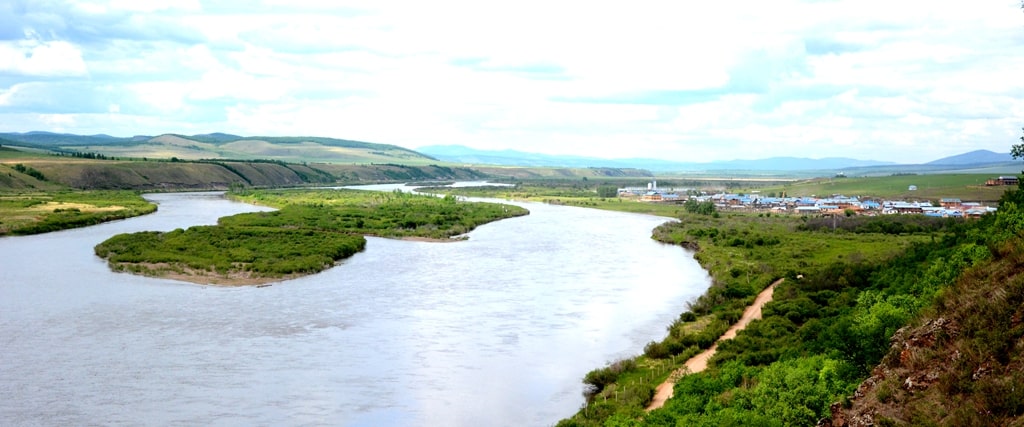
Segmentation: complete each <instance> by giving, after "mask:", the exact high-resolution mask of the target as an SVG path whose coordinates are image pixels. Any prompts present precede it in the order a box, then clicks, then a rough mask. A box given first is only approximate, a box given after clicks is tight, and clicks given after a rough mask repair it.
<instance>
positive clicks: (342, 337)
mask: <svg viewBox="0 0 1024 427" xmlns="http://www.w3.org/2000/svg"><path fill="white" fill-rule="evenodd" d="M385 189H386V188H385ZM147 198H148V199H150V200H152V201H155V202H157V203H159V205H160V209H159V211H158V212H157V213H155V214H152V215H148V216H145V217H140V218H133V219H129V220H124V221H118V222H114V223H107V224H102V225H98V226H93V227H88V228H84V229H77V230H68V231H62V232H56V233H50V234H44V235H38V236H27V237H7V238H0V424H4V425H95V424H103V425H132V426H135V425H343V426H385V425H386V426H419V425H445V426H470V425H473V426H475V425H488V426H503V425H505V426H523V425H530V426H545V425H552V424H554V423H556V422H557V421H558V420H559V419H561V418H564V417H567V416H570V415H572V414H573V413H574V412H575V411H576V410H577V409H578V408H579V407H580V405H581V404H582V403H583V397H582V395H581V391H582V384H581V382H580V379H581V378H582V377H583V375H584V374H585V373H586V372H587V371H589V370H591V369H594V368H597V367H600V366H603V365H604V364H605V363H606V362H608V361H612V360H615V359H618V358H622V357H627V356H631V355H633V354H635V353H637V352H639V351H641V349H642V348H643V346H644V344H646V343H647V342H649V341H651V340H655V339H658V340H660V339H661V338H663V337H664V335H665V327H666V326H667V325H669V324H670V323H671V322H672V320H673V319H674V318H675V317H676V316H677V315H678V314H679V313H680V312H682V311H683V310H684V309H685V303H686V302H687V301H689V300H691V299H694V298H696V297H697V296H698V295H700V294H702V293H703V292H704V291H705V290H706V289H707V287H708V285H709V283H710V279H709V278H708V276H707V274H706V272H704V271H703V270H702V269H701V268H700V266H699V265H698V264H697V263H696V261H694V260H693V258H692V253H689V252H687V251H684V250H683V249H681V248H679V247H675V246H668V245H663V244H659V243H657V242H655V241H653V240H651V239H650V234H651V229H653V228H654V227H656V226H657V225H659V224H661V223H662V222H664V221H665V219H664V218H660V217H653V216H646V215H636V214H625V213H616V212H606V211H599V210H593V209H581V208H573V207H564V206H550V205H544V204H533V203H515V204H520V205H522V206H525V207H526V208H527V209H529V210H530V212H531V214H530V215H528V216H525V217H519V218H513V219H508V220H503V221H499V222H495V223H491V224H487V225H484V226H482V227H479V228H477V229H476V230H475V231H473V232H472V233H470V235H469V236H470V239H469V240H468V241H463V242H456V243H428V242H409V241H396V240H388V239H379V238H367V240H368V242H367V246H366V250H365V251H364V252H362V253H359V254H357V255H355V256H354V257H352V258H350V259H348V260H346V261H345V262H344V263H343V264H341V265H339V266H337V267H334V268H332V269H330V270H327V271H325V272H323V273H320V274H317V275H313V276H307V277H303V278H300V279H296V280H291V281H286V282H280V283H275V284H274V285H273V286H270V287H264V288H256V287H240V288H219V287H209V286H198V285H193V284H188V283H183V282H175V281H171V280H164V279H153V278H145V277H138V276H132V275H128V274H117V273H112V272H110V271H109V270H108V268H107V266H106V264H105V262H103V261H101V260H100V259H98V258H97V257H96V256H95V255H94V254H93V252H92V247H93V246H94V245H95V244H97V243H99V242H101V241H103V240H105V239H106V238H107V237H109V236H111V235H113V234H117V233H124V232H134V231H142V230H171V229H174V228H179V227H182V228H184V227H188V226H191V225H197V224H212V223H215V222H216V219H217V218H219V217H221V216H226V215H232V214H235V213H240V212H249V211H254V210H260V209H261V208H259V207H255V206H250V205H245V204H241V203H235V202H231V201H228V200H226V199H224V198H223V197H222V196H221V195H220V194H218V193H190V194H154V195H148V196H147Z"/></svg>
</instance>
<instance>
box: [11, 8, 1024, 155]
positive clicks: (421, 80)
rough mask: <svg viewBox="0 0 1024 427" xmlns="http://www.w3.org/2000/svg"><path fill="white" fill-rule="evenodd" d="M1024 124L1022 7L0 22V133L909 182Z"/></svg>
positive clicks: (103, 13) (301, 14)
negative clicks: (838, 167)
mask: <svg viewBox="0 0 1024 427" xmlns="http://www.w3.org/2000/svg"><path fill="white" fill-rule="evenodd" d="M489 3H493V4H489ZM235 4H237V6H236V5H235ZM1022 127H1024V12H1022V10H1021V4H1020V0H977V1H966V0H949V1H947V0H921V1H919V0H856V1H845V0H842V1H828V0H814V1H811V0H806V1H800V0H776V1H752V2H707V1H701V2H697V1H679V0H674V1H642V0H634V1H629V2H626V1H619V2H600V1H554V0H545V1H532V0H517V1H506V2H482V1H448V0H432V1H386V0H384V1H334V0H322V1H316V0H265V1H261V2H260V1H252V2H250V1H245V2H230V1H217V2H212V1H199V0H167V1H165V0H145V1H136V0H110V1H49V0H29V1H22V0H14V1H6V2H0V131H14V132H24V131H32V130H44V131H52V132H70V133H79V134H97V133H105V134H109V135H114V136H131V135H138V134H145V135H157V134H162V133H183V134H196V133H209V132H228V133H235V134H240V135H274V136H278V135H281V136H283V135H310V136H327V137H335V138H343V139H355V140H362V141H370V142H380V143H388V144H395V145H400V146H404V147H408V148H413V149H415V148H418V147H422V146H426V145H442V144H460V145H466V146H470V147H474V148H481V149H517V150H523V151H531V152H540V153H549V154H573V155H586V156H596V157H607V158H615V157H654V158H663V159H671V160H678V161H710V160H728V159H754V158H766V157H773V156H798V157H813V158H821V157H838V156H842V157H853V158H858V159H873V160H884V161H894V162H901V163H918V162H927V161H930V160H934V159H937V158H940V157H944V156H947V155H952V154H959V153H963V152H966V151H971V150H976V149H989V150H993V151H998V152H1007V151H1009V147H1010V146H1011V145H1012V144H1014V143H1019V142H1020V141H1019V139H1018V138H1020V136H1021V128H1022Z"/></svg>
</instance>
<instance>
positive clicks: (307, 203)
mask: <svg viewBox="0 0 1024 427" xmlns="http://www.w3.org/2000/svg"><path fill="white" fill-rule="evenodd" d="M229 197H231V198H233V199H235V200H240V201H245V202H249V203H255V204H260V205H265V206H271V207H275V208H278V210H276V211H270V212H258V213H244V214H238V215H234V216H229V217H224V218H221V219H219V220H218V222H217V225H212V226H195V227H190V228H188V229H177V230H173V231H169V232H152V231H147V232H139V233H128V234H119V235H116V236H113V237H111V238H110V239H108V240H106V241H104V242H103V243H100V244H99V245H96V247H95V252H96V255H97V256H99V257H101V258H104V259H106V260H107V262H108V263H109V264H110V267H111V268H112V269H114V270H116V271H125V272H130V273H135V274H142V275H147V276H154V277H166V278H172V279H176V280H183V281H189V282H193V283H199V284H216V285H257V284H264V283H268V282H274V281H280V280H285V279H290V278H295V277H299V276H304V275H308V274H313V273H317V272H320V271H323V270H325V269H327V268H330V267H331V266H333V265H334V264H335V263H336V262H338V261H340V260H342V259H345V258H347V257H350V256H352V255H354V254H355V253H357V252H359V251H362V250H363V249H364V248H365V245H366V239H365V238H364V237H363V236H365V235H372V236H379V237H388V238H400V239H417V240H431V241H451V240H452V239H453V238H458V237H457V236H460V235H463V234H465V233H467V232H469V231H471V230H473V229H474V228H476V227H477V226H479V225H482V224H486V223H488V222H492V221H496V220H500V219H505V218H510V217H516V216H522V215H527V214H529V211H528V210H526V209H524V208H521V207H518V206H511V205H503V204H496V203H480V202H472V203H471V202H464V201H459V200H457V198H456V197H454V196H447V197H434V196H427V195H416V194H411V193H404V192H400V191H395V192H391V193H385V192H374V191H361V190H348V189H338V190H237V191H234V192H231V193H229Z"/></svg>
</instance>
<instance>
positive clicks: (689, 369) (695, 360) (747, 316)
mask: <svg viewBox="0 0 1024 427" xmlns="http://www.w3.org/2000/svg"><path fill="white" fill-rule="evenodd" d="M779 283H782V279H779V280H776V281H775V283H772V284H771V286H768V287H767V288H765V290H763V291H761V293H760V294H757V298H755V299H754V303H753V304H751V305H750V306H749V307H747V309H746V310H743V316H742V317H740V320H739V321H738V322H736V324H735V325H732V327H731V328H729V330H727V331H725V333H724V334H722V336H721V337H719V338H718V341H717V342H715V344H714V345H712V346H711V348H709V349H707V350H704V351H702V352H701V353H700V354H698V355H696V356H693V357H691V358H690V360H687V361H686V364H684V365H683V367H682V368H679V369H676V370H675V372H672V374H671V375H669V376H668V379H666V380H665V382H663V383H661V384H660V385H658V387H657V388H656V389H655V390H654V398H653V399H652V400H651V404H650V405H648V406H647V410H648V411H652V410H655V409H658V408H660V407H662V406H664V405H665V401H666V400H668V399H669V398H670V397H672V389H673V387H675V385H676V379H677V378H679V377H681V376H683V375H686V374H690V373H694V372H700V371H703V370H705V369H707V367H708V360H710V359H711V356H714V355H715V352H716V351H718V343H719V342H722V341H723V340H731V339H733V338H736V333H737V332H739V331H740V330H742V329H743V328H746V327H747V324H749V323H750V321H751V320H754V319H760V318H761V308H762V307H764V305H765V304H767V303H768V301H771V300H772V293H773V292H774V291H775V285H778V284H779Z"/></svg>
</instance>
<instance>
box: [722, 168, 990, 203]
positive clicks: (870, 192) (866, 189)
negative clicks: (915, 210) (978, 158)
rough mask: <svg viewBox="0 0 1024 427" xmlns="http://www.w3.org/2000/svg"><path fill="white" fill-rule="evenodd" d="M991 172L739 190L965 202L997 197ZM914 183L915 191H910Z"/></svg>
mask: <svg viewBox="0 0 1024 427" xmlns="http://www.w3.org/2000/svg"><path fill="white" fill-rule="evenodd" d="M994 177H995V176H992V175H980V174H935V175H898V176H885V177H864V178H818V179H813V180H805V181H797V182H793V183H788V184H785V185H773V186H764V187H757V188H755V187H752V186H748V187H747V188H746V189H745V190H740V191H741V192H743V191H746V192H750V191H753V190H758V191H760V192H761V194H768V193H774V194H780V195H781V194H785V195H786V196H818V197H827V196H830V195H833V194H842V195H846V196H867V197H874V198H886V199H899V200H939V199H941V198H946V197H955V198H959V199H961V200H964V201H979V202H991V201H996V200H999V197H1000V196H1002V194H1003V192H1005V191H1006V188H1005V187H998V186H994V187H986V186H985V181H986V180H987V179H989V178H994ZM911 186H916V187H917V190H910V187H911Z"/></svg>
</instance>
